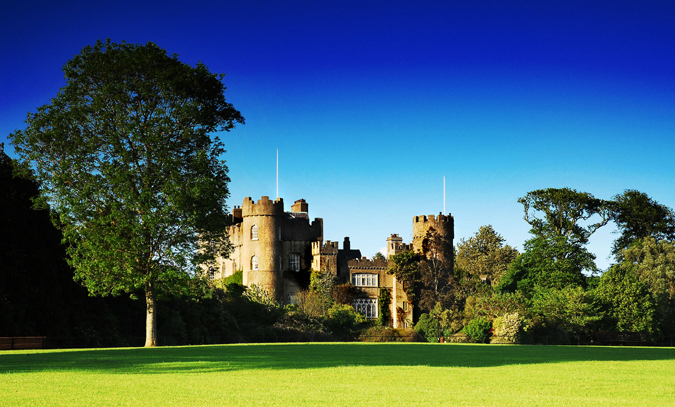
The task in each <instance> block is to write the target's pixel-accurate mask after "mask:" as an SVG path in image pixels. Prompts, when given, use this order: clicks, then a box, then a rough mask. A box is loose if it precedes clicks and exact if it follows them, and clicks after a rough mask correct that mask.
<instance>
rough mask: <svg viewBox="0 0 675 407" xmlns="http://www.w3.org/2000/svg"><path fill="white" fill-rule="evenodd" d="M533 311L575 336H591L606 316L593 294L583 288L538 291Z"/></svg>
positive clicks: (533, 300) (534, 297)
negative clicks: (592, 331)
mask: <svg viewBox="0 0 675 407" xmlns="http://www.w3.org/2000/svg"><path fill="white" fill-rule="evenodd" d="M532 311H533V312H537V313H539V314H541V315H542V316H543V317H544V318H545V319H546V321H548V322H550V323H551V324H553V325H555V326H558V327H560V328H562V329H565V330H566V331H568V332H569V333H572V334H574V335H580V334H589V333H590V332H591V330H592V329H593V328H595V327H597V325H598V322H599V321H600V320H602V318H603V316H604V314H603V313H602V312H601V311H600V309H599V307H598V305H597V304H596V303H595V297H594V296H593V292H590V291H584V289H582V288H581V287H565V288H562V289H547V290H542V289H540V290H537V291H536V292H535V294H534V296H533V298H532Z"/></svg>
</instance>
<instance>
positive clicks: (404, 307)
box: [403, 301, 408, 311]
mask: <svg viewBox="0 0 675 407" xmlns="http://www.w3.org/2000/svg"><path fill="white" fill-rule="evenodd" d="M407 310H408V302H407V301H403V311H407Z"/></svg>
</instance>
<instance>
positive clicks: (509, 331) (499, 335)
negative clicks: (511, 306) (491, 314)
mask: <svg viewBox="0 0 675 407" xmlns="http://www.w3.org/2000/svg"><path fill="white" fill-rule="evenodd" d="M494 327H495V329H494V339H493V341H492V343H522V337H523V335H522V334H523V320H522V318H521V317H520V314H518V313H517V312H514V313H512V314H505V315H504V316H503V317H501V318H497V319H495V321H494Z"/></svg>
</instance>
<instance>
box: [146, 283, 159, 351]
mask: <svg viewBox="0 0 675 407" xmlns="http://www.w3.org/2000/svg"><path fill="white" fill-rule="evenodd" d="M145 310H146V314H145V315H146V317H145V347H146V348H149V347H153V346H156V345H157V337H156V335H155V329H156V326H157V317H156V315H155V289H154V287H153V286H152V284H146V285H145Z"/></svg>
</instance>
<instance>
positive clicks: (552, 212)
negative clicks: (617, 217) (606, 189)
mask: <svg viewBox="0 0 675 407" xmlns="http://www.w3.org/2000/svg"><path fill="white" fill-rule="evenodd" d="M518 202H520V203H521V204H523V207H524V209H525V221H526V222H527V223H529V224H530V226H532V229H530V233H532V234H533V235H534V236H538V237H551V236H563V237H565V239H566V240H567V241H568V242H569V243H571V244H586V243H588V238H589V237H590V236H591V235H592V234H593V233H594V232H595V231H596V230H598V229H599V228H600V227H602V226H604V225H606V224H607V222H609V219H610V210H609V208H608V205H607V203H606V202H605V201H603V200H601V199H598V198H595V197H594V196H593V195H591V194H589V193H588V192H578V191H576V190H574V189H570V188H548V189H538V190H536V191H531V192H528V193H527V195H525V196H524V197H522V198H518ZM538 213H541V214H543V216H538ZM592 217H595V218H599V219H597V220H598V221H597V222H595V223H590V224H588V225H582V224H581V223H583V222H587V221H589V219H590V218H592Z"/></svg>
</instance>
